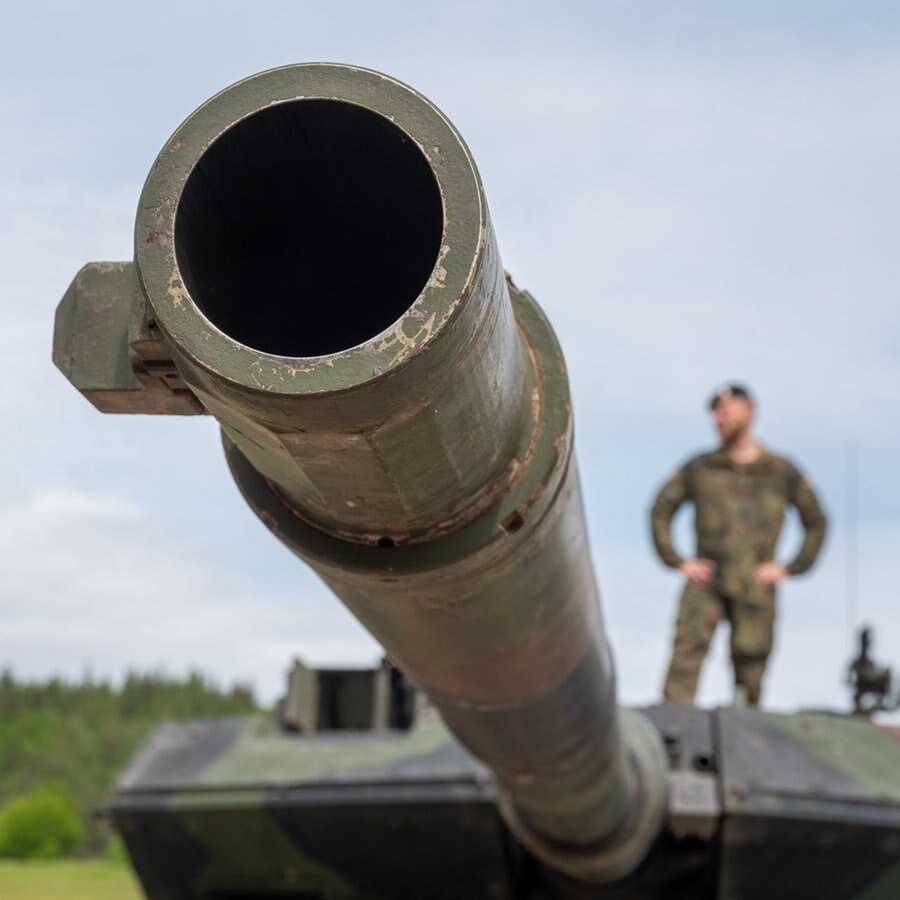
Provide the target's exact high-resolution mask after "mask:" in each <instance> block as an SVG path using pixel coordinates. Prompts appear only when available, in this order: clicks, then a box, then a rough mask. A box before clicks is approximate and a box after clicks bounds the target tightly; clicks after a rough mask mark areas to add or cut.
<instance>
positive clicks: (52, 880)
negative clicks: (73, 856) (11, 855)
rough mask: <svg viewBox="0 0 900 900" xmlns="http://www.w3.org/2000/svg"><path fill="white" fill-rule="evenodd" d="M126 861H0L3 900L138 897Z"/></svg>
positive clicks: (127, 899)
mask: <svg viewBox="0 0 900 900" xmlns="http://www.w3.org/2000/svg"><path fill="white" fill-rule="evenodd" d="M143 896H144V895H143V894H142V893H141V891H140V889H139V888H138V886H137V882H136V881H135V878H134V876H133V875H132V874H131V869H130V868H129V867H128V865H127V864H126V863H118V862H107V861H106V860H95V859H90V860H47V861H43V860H42V861H29V862H9V861H7V860H0V897H2V898H3V900H141V898H142V897H143Z"/></svg>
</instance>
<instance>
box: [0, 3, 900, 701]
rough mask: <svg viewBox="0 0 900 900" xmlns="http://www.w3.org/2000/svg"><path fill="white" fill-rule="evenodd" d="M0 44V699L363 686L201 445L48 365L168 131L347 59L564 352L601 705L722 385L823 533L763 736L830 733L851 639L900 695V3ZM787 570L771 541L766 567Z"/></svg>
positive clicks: (462, 16)
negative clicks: (92, 684) (455, 165)
mask: <svg viewBox="0 0 900 900" xmlns="http://www.w3.org/2000/svg"><path fill="white" fill-rule="evenodd" d="M2 15H3V22H4V27H3V28H2V29H0V121H2V123H3V132H4V134H3V137H4V139H3V140H2V141H0V208H2V209H3V212H4V214H3V216H2V217H0V318H2V322H3V326H2V328H0V422H2V423H3V425H2V429H3V431H2V434H3V440H2V442H0V665H7V666H10V667H11V668H12V669H13V670H14V671H15V672H16V673H17V674H18V675H21V676H23V677H29V678H41V677H46V676H49V675H51V674H62V675H64V676H66V677H75V678H77V677H80V676H81V675H83V674H84V673H88V672H89V673H91V674H92V675H94V676H97V677H110V678H120V677H121V676H122V675H123V673H124V672H125V671H127V670H128V669H129V668H137V669H141V670H146V669H158V670H164V671H166V672H169V673H172V674H181V673H184V672H186V671H188V670H190V669H192V668H198V669H201V670H202V671H204V672H206V673H208V674H210V675H211V676H213V677H214V678H216V679H218V680H220V681H221V682H223V683H228V682H231V681H233V680H236V679H237V680H241V681H244V682H249V683H251V684H252V685H253V686H254V687H255V688H256V690H257V691H258V693H259V695H260V696H261V697H262V698H263V699H265V700H267V701H269V700H272V699H273V698H274V697H276V696H277V695H278V693H279V692H280V690H281V688H282V683H283V678H284V674H285V671H286V668H287V666H288V665H289V663H290V660H291V658H292V657H294V656H296V655H299V656H302V657H303V658H304V659H305V660H307V661H309V662H312V663H316V664H325V663H359V664H368V663H370V662H372V661H374V660H375V659H377V656H378V652H379V651H378V648H377V647H376V645H375V644H374V643H373V642H372V641H371V639H369V638H368V636H367V635H366V634H365V633H364V632H363V631H362V629H361V628H360V626H358V625H357V624H356V623H355V622H354V620H353V619H352V618H351V617H350V615H349V614H348V613H347V612H346V611H344V609H343V608H342V607H341V606H340V604H339V603H338V602H337V601H336V600H335V599H334V598H333V597H332V596H331V595H330V594H329V592H328V591H327V589H326V588H325V587H324V586H323V585H322V584H321V583H319V582H318V581H317V580H316V578H315V577H314V576H313V575H312V574H311V573H310V572H308V571H307V570H306V569H305V568H304V566H303V564H302V563H300V562H299V561H298V560H296V559H295V558H294V557H292V556H291V555H290V554H289V553H288V552H287V551H286V550H285V549H284V548H282V547H281V546H280V545H279V544H277V542H276V541H274V540H273V539H272V538H271V537H270V535H269V534H268V533H267V532H266V531H265V529H264V528H263V527H262V526H261V525H260V524H259V523H258V522H257V521H256V520H255V518H254V517H253V515H252V513H251V512H250V511H249V509H248V508H246V506H245V505H244V503H243V501H242V500H241V499H240V497H239V495H238V492H237V490H236V488H235V487H234V485H233V484H232V483H231V480H230V477H229V475H228V472H227V469H226V466H225V463H224V459H223V457H222V454H221V449H220V446H219V439H218V435H217V433H216V427H215V423H214V422H213V421H212V420H210V419H206V418H199V417H191V418H187V419H182V420H179V419H168V418H163V417H158V418H157V417H129V416H102V415H101V414H99V413H98V412H96V411H95V410H94V409H93V407H91V406H90V405H89V404H88V403H87V401H85V400H84V399H83V398H81V397H79V396H78V395H77V393H76V392H75V391H74V389H73V388H72V387H71V386H70V385H69V384H68V383H67V382H66V381H65V379H64V378H63V377H62V375H60V373H59V372H57V371H56V370H55V369H54V367H53V366H52V364H51V362H50V346H51V336H52V325H53V311H54V308H55V306H56V304H57V302H58V301H59V299H60V298H61V297H62V295H63V293H64V291H65V289H66V287H67V286H68V284H69V282H70V281H71V279H72V277H73V276H74V275H75V273H76V272H77V270H78V269H79V268H80V266H81V265H83V264H84V263H85V262H87V261H89V260H119V259H122V260H124V259H130V258H131V257H132V246H131V245H132V238H131V235H132V230H133V222H134V212H135V208H136V204H137V199H138V196H139V193H140V190H141V186H142V183H143V180H144V178H145V176H146V173H147V171H148V170H149V167H150V165H151V164H152V162H153V159H154V157H155V155H156V153H157V152H158V150H159V149H160V148H161V147H162V145H163V143H164V142H165V140H166V139H167V137H168V136H169V134H170V133H171V132H172V131H173V130H174V129H175V128H176V127H177V125H178V124H179V122H180V121H181V120H182V119H184V118H185V117H186V116H187V115H188V114H189V113H190V112H191V111H192V110H193V109H194V108H196V107H197V106H198V105H200V104H201V103H202V102H203V101H205V100H206V99H207V98H208V97H210V96H211V95H212V94H213V93H215V92H217V91H218V90H220V89H222V88H223V87H226V86H227V85H229V84H231V83H233V82H234V81H236V80H238V79H240V78H242V77H245V76H247V75H250V74H253V73H254V72H257V71H260V70H262V69H267V68H271V67H274V66H278V65H283V64H288V63H293V62H309V61H337V62H347V63H353V64H357V65H361V66H367V67H370V68H375V69H379V70H381V71H384V72H387V73H389V74H391V75H393V76H395V77H397V78H399V79H401V80H403V81H405V82H407V83H409V84H411V85H413V86H414V87H416V88H417V89H418V90H420V91H422V92H423V93H424V94H426V95H427V96H429V97H430V98H431V99H432V100H433V101H434V102H435V103H437V105H438V106H439V107H441V108H442V109H443V110H444V112H445V113H446V114H447V115H448V116H449V117H450V119H451V120H452V121H453V122H454V123H455V124H456V126H457V128H458V129H459V130H460V131H461V133H462V134H463V136H464V137H465V139H466V141H467V143H468V144H469V146H470V148H471V149H472V152H473V154H474V156H475V159H476V160H477V163H478V166H479V169H480V171H481V174H482V178H483V180H484V183H485V187H486V191H487V196H488V202H489V204H490V208H491V214H492V218H493V221H494V226H495V229H496V233H497V236H498V242H499V247H500V252H501V255H502V258H503V262H504V266H505V267H506V268H507V269H508V270H509V271H510V272H512V273H513V275H514V277H515V279H516V282H517V283H518V284H519V285H520V286H522V287H525V288H527V289H528V290H530V291H531V292H532V293H533V294H534V295H535V296H536V297H537V299H538V300H539V301H540V302H541V304H542V305H543V307H544V308H545V310H546V311H547V312H548V314H549V316H550V318H551V320H552V322H553V323H554V326H555V328H556V330H557V333H558V335H559V338H560V341H561V343H562V346H563V348H564V351H565V353H566V357H567V361H568V365H569V372H570V378H571V385H572V392H573V395H574V402H575V421H576V446H577V453H578V457H579V463H580V467H581V474H582V482H583V486H584V491H585V498H586V506H587V514H588V523H589V529H590V535H591V545H592V548H593V552H594V558H595V564H596V569H597V573H598V577H599V580H600V585H601V591H602V594H603V606H604V612H605V617H606V621H607V625H608V628H609V634H610V639H611V642H612V645H613V648H614V652H615V656H616V660H617V666H618V671H619V684H620V696H621V698H622V700H623V702H626V703H629V704H646V703H652V702H655V701H656V700H658V698H659V694H660V689H661V684H662V679H663V676H664V672H665V667H666V664H667V661H668V653H669V644H670V640H671V630H672V622H673V618H674V614H675V608H676V600H677V595H678V592H679V588H680V585H679V579H678V576H677V575H676V574H674V573H673V572H671V571H670V570H666V569H664V568H663V567H662V566H661V565H660V564H659V562H658V561H657V560H656V559H655V557H654V555H653V552H652V549H651V546H650V542H649V537H648V526H647V511H648V507H649V504H650V502H651V500H652V497H653V494H654V492H655V490H656V489H657V488H658V486H659V484H660V483H661V481H662V480H663V479H664V478H665V476H666V475H667V474H668V473H669V472H670V471H671V470H672V469H673V468H674V467H675V466H676V465H677V464H678V463H679V462H680V461H682V460H683V459H685V458H686V457H687V456H689V455H691V454H692V453H694V452H696V451H698V450H700V449H704V448H707V447H709V446H711V444H712V443H713V438H712V434H711V430H710V426H709V422H708V420H707V416H706V413H705V401H706V399H707V397H708V395H709V393H710V392H711V390H712V389H713V388H714V387H715V386H716V385H717V384H719V383H721V382H723V381H726V380H735V379H737V380H742V381H745V382H747V383H748V384H750V385H751V386H752V387H753V389H754V391H755V393H756V394H757V396H758V398H759V403H760V421H759V429H760V436H761V437H762V439H763V441H764V442H765V443H766V444H767V446H770V447H771V448H773V449H775V450H777V451H780V452H784V453H786V454H787V455H789V456H790V457H792V458H793V459H794V460H795V461H797V462H798V464H799V465H800V466H801V468H803V470H804V471H805V472H807V473H808V475H809V476H810V477H811V479H812V480H813V482H814V484H815V485H816V487H817V489H818V490H819V492H820V493H821V496H822V499H823V502H824V504H825V506H826V508H827V510H828V512H829V515H830V520H831V525H832V528H831V533H830V536H829V540H828V544H827V546H826V550H825V552H824V554H823V557H822V559H821V561H820V564H819V565H818V566H817V567H816V568H815V569H814V571H813V572H812V573H810V574H809V575H808V576H806V577H803V578H798V579H793V580H791V581H789V582H788V583H787V584H786V585H785V587H784V588H783V590H782V591H781V596H780V613H779V621H778V639H777V649H776V653H775V655H774V657H773V661H772V665H771V667H770V671H769V675H768V680H767V685H766V697H765V700H766V703H767V705H768V706H770V707H772V708H775V709H786V710H787V709H796V708H803V707H822V706H830V707H844V706H845V705H846V703H847V691H846V689H845V687H843V685H842V678H843V673H844V669H845V666H846V663H847V661H848V659H849V656H850V652H851V644H852V641H851V628H852V627H853V626H855V625H857V624H860V623H863V622H865V623H869V624H872V625H874V626H875V627H876V651H877V653H878V654H879V655H881V656H882V657H884V659H885V661H889V662H890V661H892V662H893V663H894V664H895V666H897V667H898V668H900V617H898V616H897V615H896V613H895V609H896V605H897V602H898V601H897V593H896V592H897V590H898V585H900V553H898V549H900V473H898V468H897V466H896V464H895V455H896V447H897V445H898V441H900V415H898V412H900V303H898V298H897V285H898V274H900V272H898V270H900V259H898V254H897V252H896V240H897V235H898V228H900V169H898V166H897V163H896V161H897V159H898V157H900V117H898V116H897V115H896V104H897V99H896V98H897V97H900V7H897V5H896V4H892V3H865V2H860V3H855V4H846V3H836V2H827V0H820V2H808V3H806V2H794V3H785V2H777V3H776V2H752V3H743V2H734V3H729V4H721V3H718V2H689V0H688V2H684V3H678V4H672V3H664V2H662V0H660V2H655V3H649V2H627V3H626V2H591V3H588V2H584V3H572V2H555V3H553V4H538V3H519V4H515V5H513V4H508V3H507V4H501V3H496V2H484V0H482V2H444V3H441V4H429V3H421V2H420V3H396V2H381V3H378V4H371V3H362V2H356V3H351V2H339V0H336V2H330V3H327V4H323V3H306V2H293V3H277V2H270V0H257V2H255V3H252V4H249V3H246V2H239V3H238V2H230V0H219V2H191V3H184V2H180V3H174V2H168V0H160V2H156V3H154V4H152V5H149V6H148V5H138V4H123V3H121V2H119V3H106V2H83V3H79V4H69V3H62V2H59V3H51V2H36V0H31V2H27V3H22V2H7V3H5V4H4V5H3V11H2ZM854 456H855V458H856V459H857V460H858V464H857V465H856V466H855V467H854V466H851V464H850V460H851V459H852V458H853V457H854ZM854 482H855V483H856V484H857V485H858V487H857V489H856V490H855V491H853V490H851V484H852V483H854ZM854 522H856V523H857V524H856V526H855V527H854V525H853V523H854ZM689 525H690V523H689V521H688V517H686V516H682V518H681V520H680V521H679V523H678V535H679V539H680V541H681V546H682V548H683V549H684V550H685V551H687V550H688V548H689ZM797 541H798V530H797V527H796V524H795V523H793V522H789V523H788V527H787V529H786V531H785V534H784V540H783V542H782V547H781V551H780V552H781V555H782V558H788V557H789V556H790V554H791V551H792V550H793V549H795V547H796V545H797ZM853 546H855V547H856V548H857V549H856V551H855V554H856V558H857V559H858V576H857V577H856V578H853V577H852V572H853V567H852V566H849V567H848V556H850V555H852V552H853V551H852V550H851V549H850V548H852V547H853ZM730 682H731V676H730V672H729V669H728V662H727V634H726V633H725V632H724V631H722V632H721V633H720V634H719V635H718V637H717V639H716V641H715V644H714V649H713V652H712V654H711V657H710V659H709V661H708V663H707V665H706V667H705V669H704V673H703V677H702V681H701V689H700V694H699V702H700V703H701V704H702V705H705V706H712V705H717V704H722V703H728V702H730V700H731V683H730Z"/></svg>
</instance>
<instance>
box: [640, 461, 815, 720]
mask: <svg viewBox="0 0 900 900" xmlns="http://www.w3.org/2000/svg"><path fill="white" fill-rule="evenodd" d="M684 503H692V504H693V506H694V527H695V531H696V536H697V550H696V556H697V557H698V558H700V559H709V560H711V561H712V562H713V563H715V574H714V576H713V580H712V582H711V583H710V584H709V585H695V584H688V585H686V586H685V588H684V591H683V593H682V596H681V599H680V602H679V608H678V616H677V619H676V624H675V639H674V645H673V652H672V661H671V664H670V667H669V671H668V674H667V677H666V686H665V695H666V698H667V699H669V700H673V701H675V702H678V703H691V702H693V699H694V693H695V690H696V686H697V679H698V677H699V673H700V668H701V666H702V664H703V660H704V658H705V657H706V652H707V649H708V647H709V642H710V639H711V638H712V635H713V632H714V631H715V628H716V626H717V624H718V623H719V622H720V621H722V620H727V621H728V622H730V624H731V656H732V661H733V663H734V669H735V682H736V684H738V685H742V686H743V687H745V688H746V690H747V697H748V699H749V701H750V702H751V703H758V702H759V698H760V693H761V689H762V678H763V675H764V673H765V667H766V661H767V659H768V656H769V654H770V652H771V650H772V640H773V629H774V621H775V607H776V600H775V591H774V589H773V588H771V587H766V586H763V585H760V584H758V583H757V582H756V580H755V579H754V577H753V573H754V570H755V569H756V567H757V566H758V565H759V564H760V563H763V562H768V561H770V560H772V559H773V558H774V556H775V549H776V545H777V542H778V537H779V535H780V533H781V528H782V525H783V522H784V514H785V510H786V508H787V507H788V506H793V507H795V508H796V510H797V512H798V513H799V515H800V521H801V523H802V525H803V528H804V538H803V544H802V546H801V547H800V550H799V552H798V553H797V556H796V557H795V558H794V560H792V561H791V562H790V563H789V564H788V566H787V570H788V573H789V574H791V575H798V574H801V573H802V572H805V571H807V569H809V568H810V566H812V564H813V563H814V562H815V559H816V557H817V556H818V553H819V551H820V549H821V546H822V542H823V540H824V538H825V516H824V514H823V512H822V509H821V507H820V505H819V502H818V500H817V498H816V495H815V492H814V491H813V489H812V487H811V485H810V483H809V481H808V480H807V479H806V478H804V477H803V475H801V473H800V472H799V471H798V470H797V468H796V466H794V465H793V463H791V462H790V461H789V460H787V459H785V458H783V457H781V456H777V455H775V454H773V453H770V452H769V451H768V450H765V449H763V451H762V453H761V455H760V457H759V459H757V460H756V461H755V462H752V463H749V464H746V465H739V464H736V463H734V462H733V461H732V460H731V459H730V457H729V456H728V455H727V454H726V453H725V452H724V451H723V450H717V451H714V452H712V453H704V454H700V455H699V456H695V457H694V458H693V459H691V460H689V461H688V462H687V463H686V464H685V465H684V466H683V467H682V468H681V469H679V470H678V471H677V472H676V473H675V474H674V475H673V476H672V477H671V478H670V479H669V480H668V481H667V482H666V483H665V484H664V485H663V487H662V488H661V490H660V491H659V493H658V494H657V497H656V500H655V501H654V503H653V507H652V510H651V513H650V520H651V529H652V534H653V541H654V544H655V546H656V550H657V552H658V553H659V556H660V558H661V559H662V561H663V562H664V563H665V564H666V565H668V566H671V567H673V568H675V567H678V566H679V565H680V564H681V563H682V561H683V560H682V558H681V556H679V554H678V553H677V552H676V550H675V547H674V545H673V542H672V531H671V522H672V518H673V517H674V515H675V513H676V512H677V511H678V510H679V508H680V507H681V506H682V505H683V504H684Z"/></svg>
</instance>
